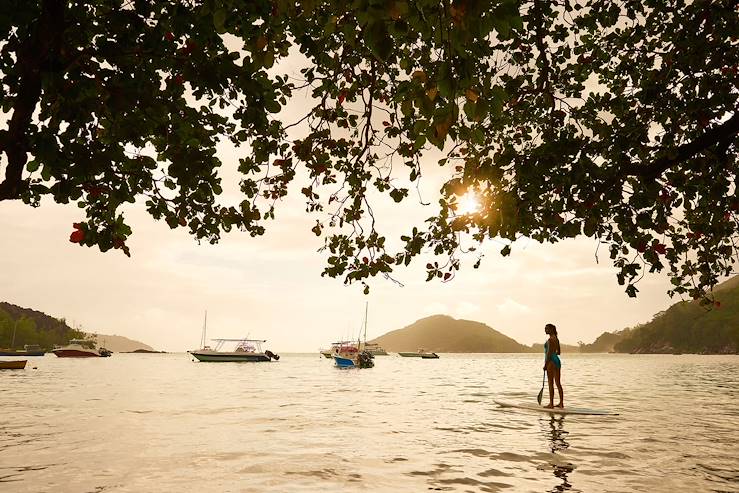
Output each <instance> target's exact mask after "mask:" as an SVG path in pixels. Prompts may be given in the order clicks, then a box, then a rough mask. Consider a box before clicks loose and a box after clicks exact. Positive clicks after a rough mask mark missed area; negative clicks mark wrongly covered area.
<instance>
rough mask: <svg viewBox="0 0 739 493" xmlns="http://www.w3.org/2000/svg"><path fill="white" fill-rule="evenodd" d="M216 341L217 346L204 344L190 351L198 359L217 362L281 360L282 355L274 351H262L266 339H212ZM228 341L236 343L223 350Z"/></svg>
mask: <svg viewBox="0 0 739 493" xmlns="http://www.w3.org/2000/svg"><path fill="white" fill-rule="evenodd" d="M211 340H212V341H216V346H215V348H211V347H210V346H204V347H203V348H202V349H198V350H197V351H188V352H189V353H190V354H192V355H193V356H194V357H195V358H197V360H198V361H202V362H207V363H217V362H231V363H234V362H241V361H243V362H251V363H257V362H264V361H272V360H275V361H277V360H279V359H280V356H279V355H277V354H275V353H273V352H272V351H262V343H263V342H267V341H266V340H259V339H211ZM227 342H234V343H236V345H235V347H234V349H233V350H231V351H223V350H222V348H223V346H224V345H225V344H226V343H227Z"/></svg>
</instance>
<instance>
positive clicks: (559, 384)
mask: <svg viewBox="0 0 739 493" xmlns="http://www.w3.org/2000/svg"><path fill="white" fill-rule="evenodd" d="M552 366H554V365H552ZM561 372H562V369H561V368H557V367H556V366H555V367H554V381H555V382H556V383H557V390H558V391H559V404H557V407H564V392H562V382H561V381H560V378H561Z"/></svg>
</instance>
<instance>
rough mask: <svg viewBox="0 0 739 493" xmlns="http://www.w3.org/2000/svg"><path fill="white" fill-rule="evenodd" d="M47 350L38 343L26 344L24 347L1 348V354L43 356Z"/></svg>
mask: <svg viewBox="0 0 739 493" xmlns="http://www.w3.org/2000/svg"><path fill="white" fill-rule="evenodd" d="M45 354H46V351H44V350H43V349H41V347H40V346H39V345H38V344H26V345H24V346H23V349H0V356H43V355H45Z"/></svg>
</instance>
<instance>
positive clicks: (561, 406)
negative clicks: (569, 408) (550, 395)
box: [557, 402, 565, 409]
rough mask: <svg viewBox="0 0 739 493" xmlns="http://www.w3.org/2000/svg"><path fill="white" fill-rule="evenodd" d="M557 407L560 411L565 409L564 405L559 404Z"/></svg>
mask: <svg viewBox="0 0 739 493" xmlns="http://www.w3.org/2000/svg"><path fill="white" fill-rule="evenodd" d="M557 407H558V408H560V409H564V408H565V406H564V404H562V403H561V402H560V403H559V404H557Z"/></svg>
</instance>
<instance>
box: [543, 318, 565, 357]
mask: <svg viewBox="0 0 739 493" xmlns="http://www.w3.org/2000/svg"><path fill="white" fill-rule="evenodd" d="M544 331H545V332H546V333H547V334H549V335H554V337H557V327H556V326H555V325H554V324H546V325H545V326H544ZM559 351H560V349H559V337H557V354H562V353H560V352H559Z"/></svg>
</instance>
